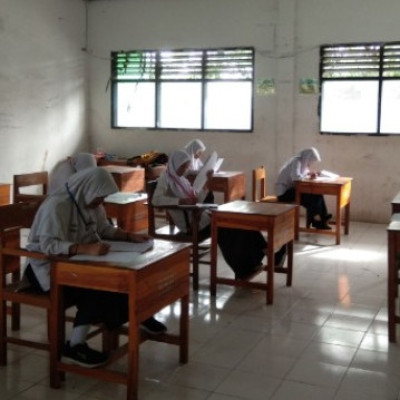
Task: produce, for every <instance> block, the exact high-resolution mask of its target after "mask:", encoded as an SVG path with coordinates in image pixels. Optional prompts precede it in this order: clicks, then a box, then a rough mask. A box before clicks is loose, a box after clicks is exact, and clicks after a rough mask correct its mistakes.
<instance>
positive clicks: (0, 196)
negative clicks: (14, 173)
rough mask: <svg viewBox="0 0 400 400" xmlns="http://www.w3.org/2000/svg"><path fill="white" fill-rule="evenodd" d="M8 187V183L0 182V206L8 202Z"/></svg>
mask: <svg viewBox="0 0 400 400" xmlns="http://www.w3.org/2000/svg"><path fill="white" fill-rule="evenodd" d="M10 187H11V185H10V184H9V183H0V206H2V205H5V204H10Z"/></svg>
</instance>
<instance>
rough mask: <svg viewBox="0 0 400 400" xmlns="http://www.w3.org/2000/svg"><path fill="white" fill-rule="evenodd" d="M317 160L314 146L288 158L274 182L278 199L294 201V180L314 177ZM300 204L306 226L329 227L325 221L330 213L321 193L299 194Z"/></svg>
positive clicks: (319, 158)
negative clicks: (303, 211) (305, 218)
mask: <svg viewBox="0 0 400 400" xmlns="http://www.w3.org/2000/svg"><path fill="white" fill-rule="evenodd" d="M319 161H321V156H320V155H319V153H318V150H317V149H316V148H314V147H310V148H307V149H304V150H302V151H300V152H299V153H298V154H296V155H295V156H293V157H292V158H291V159H290V160H288V161H287V162H286V163H285V164H284V165H283V167H282V168H281V170H280V172H279V175H278V179H277V181H276V183H275V192H276V195H277V196H278V200H279V201H282V202H293V201H295V199H296V191H295V182H296V181H298V180H300V179H303V178H315V177H316V176H317V175H318V172H316V171H315V170H314V164H315V163H316V162H319ZM301 205H302V206H303V207H305V208H306V210H307V226H310V225H312V226H313V227H314V228H317V229H331V228H330V226H329V225H328V224H327V222H328V221H329V219H330V218H332V214H328V211H327V208H326V204H325V200H324V197H323V196H322V195H319V194H308V193H304V194H302V195H301Z"/></svg>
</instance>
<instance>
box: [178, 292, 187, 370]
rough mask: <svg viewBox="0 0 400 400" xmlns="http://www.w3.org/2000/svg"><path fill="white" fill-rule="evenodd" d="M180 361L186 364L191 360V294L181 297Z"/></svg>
mask: <svg viewBox="0 0 400 400" xmlns="http://www.w3.org/2000/svg"><path fill="white" fill-rule="evenodd" d="M179 336H180V345H179V361H180V362H181V363H182V364H186V363H187V362H188V360H189V296H188V295H187V296H185V297H182V298H181V317H180V335H179Z"/></svg>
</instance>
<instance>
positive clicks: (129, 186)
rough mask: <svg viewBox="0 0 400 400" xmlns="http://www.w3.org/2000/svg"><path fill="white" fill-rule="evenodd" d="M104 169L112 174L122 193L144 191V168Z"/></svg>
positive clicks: (107, 167)
mask: <svg viewBox="0 0 400 400" xmlns="http://www.w3.org/2000/svg"><path fill="white" fill-rule="evenodd" d="M102 168H104V169H106V170H107V171H108V172H110V173H111V175H112V176H113V177H114V179H115V183H116V184H117V186H118V189H119V190H120V191H121V192H141V191H144V186H145V179H144V168H132V167H123V166H120V165H106V166H104V167H102Z"/></svg>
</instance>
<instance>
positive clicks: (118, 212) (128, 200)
mask: <svg viewBox="0 0 400 400" xmlns="http://www.w3.org/2000/svg"><path fill="white" fill-rule="evenodd" d="M146 203H147V194H146V193H129V192H118V193H114V194H112V195H111V196H107V197H106V198H105V200H104V208H105V210H106V213H107V217H109V218H115V219H116V220H117V225H118V226H119V227H120V228H121V229H124V230H126V231H128V232H139V231H143V230H147V228H148V218H147V204H146Z"/></svg>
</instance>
